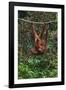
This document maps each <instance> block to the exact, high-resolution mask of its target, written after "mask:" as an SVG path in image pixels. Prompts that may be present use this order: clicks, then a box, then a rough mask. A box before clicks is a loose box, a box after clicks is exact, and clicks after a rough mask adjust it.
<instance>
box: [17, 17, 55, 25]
mask: <svg viewBox="0 0 66 90" xmlns="http://www.w3.org/2000/svg"><path fill="white" fill-rule="evenodd" d="M18 19H19V20H21V21H24V22H27V23H35V24H44V23H45V24H49V23H54V22H57V20H54V21H49V22H35V21H30V20H25V19H21V18H18Z"/></svg>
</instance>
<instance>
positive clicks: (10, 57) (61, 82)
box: [9, 2, 64, 88]
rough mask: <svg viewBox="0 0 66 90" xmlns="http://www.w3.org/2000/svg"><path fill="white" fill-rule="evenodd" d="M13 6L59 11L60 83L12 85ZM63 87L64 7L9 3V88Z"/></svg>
mask: <svg viewBox="0 0 66 90" xmlns="http://www.w3.org/2000/svg"><path fill="white" fill-rule="evenodd" d="M14 6H27V7H28V6H29V7H46V8H60V9H61V16H62V18H61V29H62V31H61V37H62V39H61V81H60V82H59V81H58V82H42V83H27V84H14ZM53 85H64V5H59V4H39V3H25V2H9V88H18V87H35V86H53Z"/></svg>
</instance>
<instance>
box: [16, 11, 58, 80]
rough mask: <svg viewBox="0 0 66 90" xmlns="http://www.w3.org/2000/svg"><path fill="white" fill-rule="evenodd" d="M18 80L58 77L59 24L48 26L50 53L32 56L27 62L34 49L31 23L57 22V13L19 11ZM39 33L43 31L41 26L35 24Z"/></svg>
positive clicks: (54, 23)
mask: <svg viewBox="0 0 66 90" xmlns="http://www.w3.org/2000/svg"><path fill="white" fill-rule="evenodd" d="M18 18H19V19H18V78H19V79H26V78H49V77H57V75H58V73H57V70H58V68H57V65H58V61H57V60H58V59H57V22H53V23H49V24H47V27H48V51H47V52H46V53H44V54H41V55H31V56H30V57H29V58H28V62H27V63H26V62H25V58H27V54H28V52H29V49H30V48H32V47H34V41H33V39H32V31H31V23H27V22H25V21H22V20H21V19H26V20H30V21H36V22H50V21H57V13H56V12H38V11H18ZM35 29H36V31H37V32H40V31H41V30H42V25H41V24H35Z"/></svg>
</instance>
